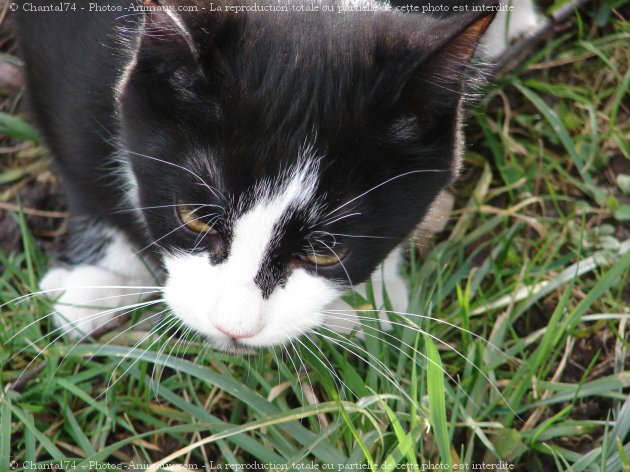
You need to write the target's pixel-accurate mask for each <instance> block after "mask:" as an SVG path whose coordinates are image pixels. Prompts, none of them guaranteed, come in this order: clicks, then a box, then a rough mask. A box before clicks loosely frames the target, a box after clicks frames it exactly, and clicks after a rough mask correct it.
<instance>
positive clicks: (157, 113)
mask: <svg viewBox="0 0 630 472" xmlns="http://www.w3.org/2000/svg"><path fill="white" fill-rule="evenodd" d="M485 4H487V5H496V3H495V2H485ZM31 5H32V4H31ZM92 5H96V6H97V7H99V8H97V11H95V12H94V11H93V12H89V11H87V10H88V8H87V6H86V8H85V9H84V10H83V11H82V10H81V9H77V10H75V11H72V10H68V11H65V12H63V13H56V14H51V13H45V12H34V11H28V12H27V11H24V7H25V6H26V4H25V3H21V4H20V6H21V8H20V11H18V13H17V14H16V24H17V31H18V40H19V43H20V45H21V51H22V55H23V58H24V60H25V64H26V72H27V85H28V89H29V92H30V103H31V106H32V110H33V114H34V117H35V120H36V122H37V124H38V126H39V129H40V130H41V132H42V134H43V136H44V138H45V141H46V143H47V145H48V147H49V148H50V150H51V153H52V155H53V157H54V160H55V166H56V169H57V171H58V173H59V175H60V176H61V179H62V182H63V184H64V187H65V191H66V194H67V202H68V211H69V215H70V217H69V235H68V238H67V241H66V244H65V248H64V249H63V250H62V251H61V252H60V254H59V255H58V256H57V258H56V260H55V262H54V263H53V266H52V268H51V269H49V271H48V273H47V274H46V275H45V276H44V278H43V279H42V281H41V284H40V285H41V288H42V290H44V291H45V292H46V293H49V294H52V295H53V296H54V297H56V305H55V309H56V313H55V324H56V325H57V326H59V327H61V328H62V329H63V333H64V334H66V335H68V336H71V337H75V338H78V337H80V336H82V335H84V334H87V333H90V332H92V331H93V330H95V329H97V328H98V327H99V326H102V325H103V324H105V323H107V322H109V321H110V320H111V319H112V318H114V317H115V316H117V314H119V313H120V310H122V309H123V308H122V307H125V306H127V305H129V304H130V293H131V294H133V293H135V294H136V295H137V294H138V292H146V293H142V294H143V295H144V296H148V295H150V294H151V293H153V292H155V291H161V293H162V298H163V300H164V301H165V302H166V304H167V305H168V307H169V308H170V310H171V311H172V312H173V313H174V315H175V316H176V317H178V318H179V319H180V320H181V321H182V322H183V323H184V324H185V325H186V326H188V327H191V328H194V329H195V330H196V331H197V332H198V333H200V334H202V335H204V336H205V337H206V338H207V339H208V341H209V343H211V344H212V345H213V346H214V347H215V348H217V349H224V350H240V349H250V348H260V347H264V346H272V345H276V344H283V343H286V342H288V341H290V340H291V339H293V338H295V337H297V336H299V335H300V334H302V333H304V332H307V331H309V330H311V329H314V328H316V327H317V326H319V325H321V324H322V323H325V322H326V315H325V312H326V309H327V308H329V307H331V306H338V304H339V303H341V302H340V301H338V299H339V297H340V296H341V295H342V294H343V293H344V292H346V291H347V290H348V289H350V288H358V287H360V286H361V284H362V283H363V282H365V281H366V280H367V279H368V278H369V277H370V276H371V275H373V276H374V277H375V280H376V281H375V282H374V287H375V289H376V291H377V292H378V293H377V297H378V299H379V300H382V298H383V294H382V293H381V281H382V280H384V281H385V285H386V286H387V290H388V293H389V295H390V298H391V299H392V302H393V303H394V305H396V306H397V307H398V309H405V308H406V300H407V289H406V287H405V283H404V281H403V280H402V278H401V276H400V275H399V273H398V267H397V266H398V259H399V254H400V252H401V247H402V246H403V245H404V243H405V241H406V238H407V237H408V236H409V234H410V233H411V232H412V230H413V229H414V227H416V225H417V224H418V223H419V222H421V221H422V220H423V218H424V217H425V215H426V214H427V211H428V210H429V208H430V207H431V205H432V203H433V202H434V201H435V200H436V198H437V197H438V195H439V194H440V192H441V191H442V190H443V189H444V188H445V187H446V186H448V185H449V184H451V183H452V182H453V180H454V179H455V177H456V176H457V174H458V172H459V168H460V165H461V155H462V152H463V138H462V106H463V97H464V96H465V95H466V93H467V90H468V85H469V84H468V82H469V81H470V77H471V75H470V73H469V72H471V71H474V69H473V68H472V67H471V66H470V64H471V61H472V60H473V56H474V55H475V51H476V49H477V47H478V45H479V43H480V41H481V38H482V36H483V34H484V32H485V31H486V30H487V28H488V27H489V25H490V24H491V22H492V19H493V17H494V11H492V10H490V11H485V12H483V11H482V12H479V11H477V12H467V13H462V14H458V15H453V16H449V17H445V18H441V17H436V16H430V15H422V14H420V15H416V14H406V13H403V12H401V11H397V10H396V8H395V6H391V5H388V4H384V3H377V2H373V1H372V0H350V1H345V2H344V3H339V2H335V1H333V0H330V1H329V0H320V1H317V2H304V1H302V0H278V1H274V2H273V3H270V4H268V5H267V4H263V3H256V2H254V1H250V0H248V1H245V2H239V3H231V2H229V1H227V2H220V3H217V2H215V3H211V2H210V1H207V0H194V1H187V2H185V3H184V2H179V1H177V0H145V2H144V4H142V5H136V6H135V8H132V7H133V6H134V5H135V4H133V3H131V4H130V2H129V0H112V1H109V2H108V3H103V2H100V3H98V2H97V3H95V4H90V7H89V9H90V10H91V9H92V8H93V7H92ZM265 5H267V9H268V10H271V9H273V11H259V10H256V9H257V8H259V7H261V6H262V7H264V6H265ZM309 5H310V7H309ZM313 5H316V6H317V7H318V9H317V11H303V12H301V11H296V10H300V9H309V8H310V9H311V10H313V9H314V7H313ZM339 5H343V6H345V7H349V8H347V9H346V11H344V12H343V13H338V12H337V11H336V9H337V8H338V7H339ZM237 7H238V8H240V9H241V11H237V10H238V8H237ZM271 7H273V8H271ZM366 7H369V8H366ZM248 9H249V10H251V11H247V10H248ZM361 9H363V10H366V9H367V10H369V11H360V10H361ZM116 10H118V11H116ZM254 10H255V11H254ZM129 287H131V288H135V289H131V290H130V288H129ZM336 304H337V305H336ZM107 308H110V310H105V311H103V310H104V309H107Z"/></svg>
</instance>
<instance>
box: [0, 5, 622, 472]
mask: <svg viewBox="0 0 630 472" xmlns="http://www.w3.org/2000/svg"><path fill="white" fill-rule="evenodd" d="M557 3H562V2H557ZM629 5H630V2H628V1H627V0H611V1H608V2H601V3H597V2H596V3H595V5H593V6H591V7H589V9H587V11H586V13H584V14H583V15H577V14H576V18H575V19H574V20H573V21H572V22H571V24H570V25H567V26H566V27H564V28H563V29H561V30H559V31H557V32H556V34H555V35H554V36H553V38H551V39H550V40H549V41H548V43H547V44H546V45H545V46H544V47H542V48H541V49H539V50H537V51H536V53H535V54H534V56H533V57H532V58H531V59H530V60H529V61H528V62H527V63H526V64H524V65H523V66H522V67H520V68H519V69H518V70H516V71H514V72H513V73H511V74H510V75H508V76H506V77H504V78H502V79H501V80H500V81H499V82H498V83H497V84H496V86H493V87H492V88H490V89H489V91H488V93H487V95H486V97H485V98H484V99H483V100H482V101H481V103H480V104H479V106H478V108H477V109H476V110H474V111H473V113H472V114H471V119H470V120H469V123H470V124H469V127H468V135H469V141H470V143H471V146H470V150H469V152H468V153H467V165H466V170H465V173H464V175H463V176H462V179H461V182H460V183H459V185H458V187H457V189H456V192H457V202H458V203H457V205H456V210H455V211H454V213H453V215H452V216H453V218H452V222H451V223H450V224H449V226H448V228H447V231H446V232H445V233H444V234H443V235H440V236H438V237H436V238H434V239H433V241H432V242H430V243H429V247H428V248H426V249H427V250H425V251H422V252H423V253H426V255H425V256H424V257H422V258H421V257H420V256H418V255H417V254H416V253H415V252H414V253H413V254H412V255H411V260H410V262H409V264H408V267H407V272H408V279H409V284H410V287H411V288H412V296H411V300H410V307H409V312H410V313H412V314H413V315H410V316H406V317H402V316H393V318H392V321H393V323H392V331H390V332H383V331H382V330H380V329H378V324H377V323H376V321H374V319H373V318H374V316H373V312H370V311H369V309H368V308H367V307H368V304H369V302H370V300H364V301H362V302H361V303H360V305H361V306H362V307H363V308H364V309H365V310H366V311H365V312H362V316H364V317H365V318H363V319H362V321H363V322H364V323H365V325H366V327H365V329H364V332H365V335H364V336H363V338H360V337H358V336H356V335H351V336H340V335H337V334H334V333H332V332H330V331H327V330H326V329H322V330H321V331H320V334H319V335H317V336H311V337H310V338H302V339H301V340H300V341H298V342H294V344H293V346H289V349H287V350H286V351H283V352H281V351H280V350H275V351H269V352H264V353H261V354H260V355H257V356H253V357H234V356H231V355H227V354H222V353H215V352H207V350H206V349H205V345H204V343H203V342H202V341H201V340H199V339H190V338H186V339H185V340H184V341H183V342H182V341H181V340H180V339H179V338H178V332H177V331H176V330H175V329H174V327H170V326H165V329H164V330H163V332H162V334H164V333H166V335H163V336H160V335H156V334H152V333H149V332H147V331H146V330H143V329H142V328H131V329H129V330H126V331H125V330H124V328H123V329H121V330H119V331H117V332H116V333H108V334H105V335H103V336H102V337H99V338H97V339H89V340H87V341H86V342H85V343H82V344H78V345H76V344H75V343H73V342H71V341H68V340H65V339H63V338H56V336H55V334H54V333H51V331H52V327H51V325H50V322H49V320H48V319H47V318H43V319H42V317H43V316H44V315H45V314H47V313H49V312H50V310H51V306H50V302H49V301H47V300H46V299H44V298H43V297H32V298H22V299H18V297H21V296H23V295H24V294H28V293H31V292H34V291H36V290H37V281H38V280H39V278H40V277H41V275H42V274H43V273H44V272H45V270H46V267H47V265H48V256H47V254H46V251H45V250H43V249H42V246H43V245H46V244H48V243H47V242H48V241H50V239H51V235H54V234H57V233H61V232H63V224H62V221H63V220H62V219H59V218H56V217H57V216H60V215H58V214H57V213H54V214H50V213H43V215H44V216H41V215H42V214H41V213H38V212H37V211H33V208H30V209H28V208H27V209H25V211H24V212H18V211H14V209H15V206H16V205H20V200H16V196H24V195H25V194H24V192H26V194H28V191H29V189H32V188H34V187H36V186H38V185H41V182H42V179H43V178H46V179H48V178H49V176H48V174H47V172H48V171H47V170H46V168H47V158H46V155H45V153H44V152H43V150H42V148H41V145H40V143H39V142H38V138H37V135H36V134H35V133H33V131H32V130H31V129H30V127H29V125H28V124H27V121H26V120H25V119H24V116H22V115H20V114H19V113H17V112H16V110H17V108H16V106H17V105H18V104H19V103H20V98H21V95H20V94H19V93H18V94H17V95H16V94H11V95H6V96H3V100H2V102H1V103H2V107H3V108H2V109H3V110H4V111H5V112H6V113H3V114H2V115H0V133H2V134H4V135H5V137H4V138H3V139H2V140H1V142H0V143H1V145H2V146H3V147H2V149H0V152H2V153H3V154H2V157H1V158H0V159H1V160H0V197H1V198H2V200H0V204H4V207H3V208H7V209H8V210H7V212H6V213H5V217H6V215H10V220H9V221H10V222H11V224H12V225H14V227H15V228H18V229H19V232H18V231H16V234H19V235H20V237H21V249H20V250H12V251H8V250H6V247H7V246H6V245H5V244H4V242H3V244H2V246H3V247H4V248H5V250H2V251H0V266H2V267H3V268H4V271H3V273H2V275H0V305H1V308H0V310H1V312H2V313H1V315H0V364H1V365H2V372H1V374H0V387H1V390H0V392H2V393H0V398H1V401H0V470H5V469H7V468H8V467H9V465H10V461H11V460H13V461H15V462H14V466H15V467H17V470H26V469H27V468H29V465H28V464H29V462H26V461H31V463H37V464H40V465H42V464H53V463H56V464H62V468H64V469H65V470H69V469H72V468H73V467H75V466H76V467H79V466H80V467H84V466H85V468H88V469H96V468H97V464H100V466H101V467H105V465H106V464H110V465H111V464H120V463H125V464H127V463H129V462H134V463H136V464H141V465H143V466H144V465H145V464H151V463H157V464H165V463H170V464H189V465H191V466H198V467H199V468H203V467H207V468H216V469H226V468H227V467H228V464H233V466H232V468H236V469H238V468H245V467H246V465H249V466H250V467H252V466H253V465H255V464H258V465H259V467H260V468H262V467H269V466H270V464H272V465H273V467H274V468H277V469H283V468H291V467H293V468H296V469H308V470H314V469H317V470H334V471H337V472H341V471H350V470H357V469H366V470H372V471H377V470H397V469H406V470H428V469H429V468H430V467H433V468H434V469H435V468H436V467H438V466H440V467H442V470H444V467H447V466H448V467H449V469H447V470H453V467H451V465H459V464H465V465H468V468H469V469H473V467H478V468H480V467H481V465H482V464H486V465H490V464H494V465H497V466H504V467H507V466H509V465H514V466H515V467H516V468H517V470H526V471H549V470H558V471H565V470H566V471H569V470H570V471H578V472H579V471H592V470H600V471H606V472H613V471H622V470H623V471H626V470H630V461H629V459H628V458H629V456H630V434H629V432H630V397H629V396H628V393H629V392H630V362H629V358H628V349H629V348H630V346H629V345H628V330H629V326H628V319H629V318H630V307H629V305H630V224H629V223H628V221H630V188H629V186H630V185H629V180H630V148H629V146H628V142H629V141H628V138H629V137H630V120H629V115H630V113H629V111H630V110H629V108H628V95H627V92H628V84H629V83H630V72H629V71H628V63H630V51H629V49H628V46H627V45H628V44H630V26H629V24H628V23H627V21H626V18H625V17H624V15H626V16H627V14H628V13H630V8H629ZM555 6H556V5H551V6H550V8H553V7H555ZM21 143H26V144H21ZM16 146H17V148H18V149H17V150H15V148H16ZM7 149H8V150H7ZM7 203H8V204H9V205H7ZM56 210H58V208H57V209H56ZM51 215H52V216H55V218H50V216H51ZM42 220H46V221H47V222H48V223H50V225H49V226H52V227H53V230H50V228H49V226H46V225H43V224H42V222H41V221H42ZM42 226H45V228H44V229H42ZM59 228H61V230H59ZM368 298H369V297H368ZM158 310H159V308H150V307H149V308H145V309H143V310H139V312H138V313H134V314H133V317H132V318H133V320H135V319H137V318H138V317H140V316H141V315H142V313H145V314H146V313H156V312H157V311H158ZM133 320H132V322H133ZM129 326H132V325H131V324H128V325H127V326H126V327H129ZM123 331H124V333H123V334H122V335H118V336H117V334H118V333H120V332H123ZM169 354H170V355H169ZM64 461H65V462H64ZM172 470H176V469H172ZM458 470H465V469H461V468H458ZM504 470H507V469H505V468H504Z"/></svg>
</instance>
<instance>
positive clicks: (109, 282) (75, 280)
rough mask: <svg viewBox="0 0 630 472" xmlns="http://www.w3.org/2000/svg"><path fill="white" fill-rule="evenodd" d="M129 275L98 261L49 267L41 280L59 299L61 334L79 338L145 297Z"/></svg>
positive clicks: (57, 310) (57, 318) (57, 323)
mask: <svg viewBox="0 0 630 472" xmlns="http://www.w3.org/2000/svg"><path fill="white" fill-rule="evenodd" d="M127 285H136V284H133V283H131V281H130V280H128V279H127V278H125V277H123V276H121V275H119V274H115V273H112V272H109V271H107V270H105V269H103V268H101V267H97V266H94V265H83V266H77V267H73V268H71V269H64V268H55V269H51V270H49V271H48V273H47V274H46V275H45V276H44V278H43V279H42V281H41V283H40V287H41V289H42V290H44V291H49V292H47V295H48V297H50V298H53V299H55V300H56V303H55V307H54V308H55V312H54V314H53V320H54V324H55V326H56V327H57V328H59V329H58V331H57V335H58V336H59V335H66V336H69V337H70V338H73V339H77V338H81V337H83V336H85V335H87V334H90V333H91V332H93V331H94V330H96V329H98V328H100V327H103V326H106V325H108V324H109V323H110V322H112V320H114V319H115V318H117V317H119V318H120V317H122V316H123V315H124V314H125V313H126V312H128V311H129V310H130V309H129V308H128V309H125V307H126V306H128V305H132V304H134V303H137V302H138V301H140V299H142V298H143V294H141V293H139V292H141V290H139V289H132V288H126V287H125V286H127Z"/></svg>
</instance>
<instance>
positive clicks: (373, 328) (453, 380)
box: [328, 318, 481, 410]
mask: <svg viewBox="0 0 630 472" xmlns="http://www.w3.org/2000/svg"><path fill="white" fill-rule="evenodd" d="M338 319H340V320H343V318H338ZM328 326H331V327H333V328H342V326H337V325H333V324H330V323H328ZM361 326H362V327H363V328H370V329H372V330H374V331H376V332H378V333H381V334H384V335H386V336H389V337H391V338H394V339H395V340H396V341H397V342H399V343H400V344H402V345H404V346H406V347H408V348H409V349H411V350H412V351H414V352H415V353H416V354H418V355H419V356H421V357H422V358H423V359H424V360H426V361H427V362H430V363H431V364H433V365H434V366H436V367H439V364H437V363H436V362H434V361H432V360H431V359H429V357H427V355H426V354H424V353H423V352H420V351H419V350H418V349H416V348H415V347H413V346H411V345H410V344H409V343H406V342H404V341H402V340H400V339H398V338H397V337H396V336H394V335H392V334H390V333H387V332H385V331H383V330H380V329H378V328H375V327H373V326H370V325H367V324H363V323H361ZM420 332H421V334H426V335H428V336H431V335H430V334H429V333H426V332H424V331H421V330H420ZM363 334H364V335H365V336H370V337H372V338H375V339H378V340H380V341H382V342H384V343H385V344H387V345H389V346H391V347H393V348H394V349H396V350H397V351H398V352H400V353H401V354H403V355H404V356H406V357H407V358H408V359H410V360H412V361H413V357H411V356H410V355H409V354H407V353H406V352H405V351H403V350H402V349H401V348H400V347H399V346H397V345H395V344H393V343H391V342H389V341H387V340H386V339H382V338H380V337H378V336H375V335H374V334H371V333H366V332H365V331H364V332H363ZM431 337H434V336H431ZM435 339H436V340H438V341H440V340H439V338H435ZM440 342H441V341H440ZM469 362H470V361H469ZM473 365H474V364H473ZM475 367H476V366H475ZM441 370H442V372H443V373H444V375H446V376H447V377H448V379H449V380H450V381H451V382H453V384H455V385H456V386H457V388H458V389H459V390H460V391H461V392H463V394H464V396H466V398H467V399H468V400H469V401H470V402H471V403H472V404H473V405H475V406H476V407H477V409H479V410H480V409H481V407H480V406H479V405H478V404H477V403H476V402H475V401H474V400H473V399H472V397H471V396H470V395H468V393H467V392H466V390H465V389H464V388H463V387H462V386H461V385H460V384H459V382H457V381H456V380H455V378H454V377H453V376H452V375H450V374H449V373H448V372H447V371H446V369H444V368H443V367H442V368H441Z"/></svg>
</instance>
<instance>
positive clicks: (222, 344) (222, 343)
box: [206, 337, 262, 356]
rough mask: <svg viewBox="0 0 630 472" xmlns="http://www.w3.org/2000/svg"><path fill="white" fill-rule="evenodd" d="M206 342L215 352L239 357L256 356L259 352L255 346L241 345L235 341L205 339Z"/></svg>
mask: <svg viewBox="0 0 630 472" xmlns="http://www.w3.org/2000/svg"><path fill="white" fill-rule="evenodd" d="M206 340H207V341H208V343H209V344H210V346H212V348H213V349H214V350H216V351H222V352H227V353H229V354H238V355H241V356H252V355H255V354H258V352H259V351H260V350H261V348H262V346H261V347H256V346H248V345H245V344H243V343H242V342H240V341H238V340H236V339H221V340H219V339H216V338H210V337H206Z"/></svg>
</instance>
